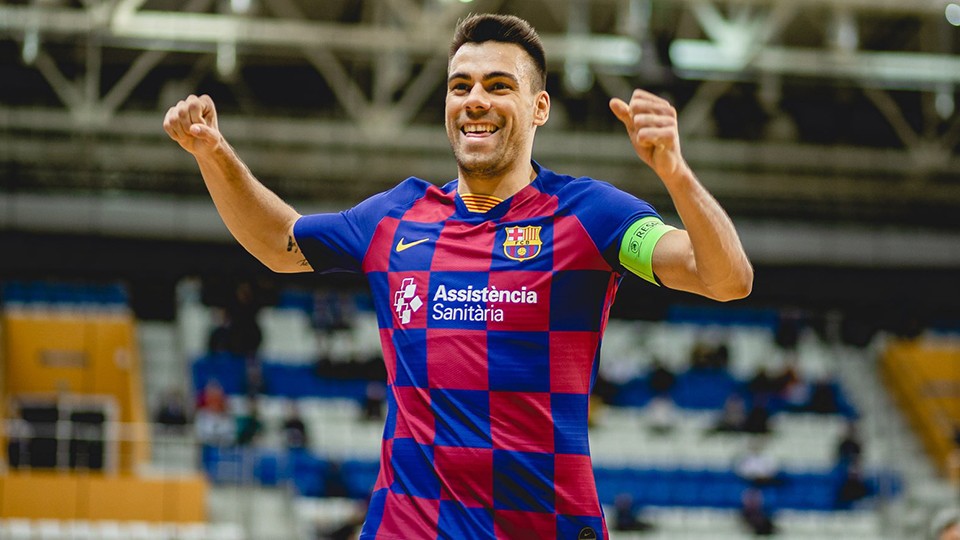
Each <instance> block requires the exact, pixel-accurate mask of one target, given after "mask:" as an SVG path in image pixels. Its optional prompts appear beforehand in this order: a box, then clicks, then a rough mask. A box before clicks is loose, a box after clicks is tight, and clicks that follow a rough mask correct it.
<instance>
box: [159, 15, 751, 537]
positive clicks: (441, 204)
mask: <svg viewBox="0 0 960 540" xmlns="http://www.w3.org/2000/svg"><path fill="white" fill-rule="evenodd" d="M545 64H546V63H545V60H544V54H543V47H542V45H541V43H540V39H539V37H538V36H537V34H536V32H535V31H534V30H533V28H532V27H530V26H529V24H527V23H526V21H523V20H521V19H518V18H516V17H511V16H501V15H475V16H471V17H468V18H467V19H465V20H463V21H461V22H460V24H459V25H458V27H457V31H456V33H455V36H454V39H453V43H452V45H451V49H450V60H449V65H448V83H447V96H446V128H447V135H448V136H449V138H450V144H451V146H452V148H453V153H454V157H455V158H456V161H457V169H458V175H457V179H456V180H453V181H452V182H450V183H448V184H446V185H445V186H444V187H442V188H438V187H436V186H434V185H432V184H429V183H427V182H425V181H423V180H420V179H416V178H409V179H407V180H405V181H404V182H402V183H400V184H399V185H398V186H397V187H395V188H394V189H392V190H390V191H388V192H385V193H381V194H379V195H375V196H373V197H371V198H370V199H368V200H366V201H364V202H362V203H360V204H359V205H357V206H356V207H354V208H352V209H350V210H347V211H345V212H341V213H339V214H324V215H314V216H303V217H302V216H300V215H299V214H298V213H297V212H296V211H294V210H293V209H292V208H290V207H289V206H287V205H286V204H284V203H283V202H282V201H281V200H280V199H279V198H277V197H276V196H275V195H274V194H273V193H271V192H270V191H269V190H268V189H267V188H265V187H264V186H263V185H262V184H260V183H259V182H258V181H257V180H256V179H255V178H254V177H253V175H252V174H251V173H250V171H249V170H248V169H247V168H246V167H245V166H244V164H243V163H242V162H241V161H240V159H239V158H238V157H237V156H236V154H235V153H234V152H233V150H232V149H231V148H230V146H229V145H228V144H227V142H226V140H225V139H224V138H223V136H222V135H221V134H220V132H219V130H218V129H217V116H216V112H215V109H214V105H213V102H212V100H211V99H210V98H209V97H206V96H201V97H195V96H191V97H189V98H188V99H186V100H185V101H182V102H180V103H178V104H177V105H176V106H175V107H173V108H171V109H170V111H169V112H168V113H167V116H166V118H165V120H164V128H165V129H166V130H167V132H168V133H169V134H170V136H171V137H172V138H173V139H174V140H176V141H177V142H178V143H179V144H180V145H181V146H182V147H183V148H184V149H186V150H187V151H188V152H190V153H191V154H193V155H194V157H195V158H196V160H197V162H198V164H199V166H200V170H201V173H202V174H203V177H204V181H205V182H206V185H207V187H208V189H209V190H210V193H211V195H212V197H213V200H214V203H215V204H216V206H217V209H218V211H219V212H220V215H221V216H222V218H223V220H224V222H225V223H226V225H227V227H228V228H229V229H230V231H231V232H232V233H233V234H234V236H235V237H236V238H237V240H238V241H239V242H240V243H241V244H242V245H243V246H244V247H245V248H246V249H247V250H249V251H250V252H251V253H252V254H253V255H255V256H256V257H257V258H258V259H259V260H260V261H262V262H263V263H264V264H265V265H267V266H268V267H269V268H271V269H273V270H275V271H277V272H298V271H309V270H315V271H330V270H350V271H362V272H364V273H365V274H366V276H367V278H368V280H369V282H370V286H371V290H372V293H373V296H374V302H375V304H376V308H377V315H378V321H379V324H380V328H381V331H380V334H381V341H382V345H383V349H384V358H385V362H386V368H387V383H388V412H387V420H386V425H385V428H384V436H383V444H382V450H381V467H380V475H379V479H378V480H377V482H376V485H375V487H374V491H373V494H372V497H371V501H370V510H369V512H368V515H367V520H366V522H365V523H364V526H363V531H362V534H361V538H363V539H374V538H376V539H409V538H437V537H441V538H494V537H496V538H550V537H553V538H557V537H560V538H580V539H591V538H605V537H606V536H607V531H606V525H605V522H604V520H603V515H602V513H601V509H600V503H599V501H598V497H597V492H596V484H595V481H594V477H593V472H592V466H591V462H590V455H589V448H588V438H587V412H588V405H587V404H588V397H589V393H590V387H591V385H592V383H593V380H594V379H595V377H596V374H597V359H598V358H599V348H600V338H601V335H602V332H603V329H604V326H605V324H606V321H607V314H608V312H609V308H610V305H611V304H612V302H613V299H614V295H615V293H616V289H617V286H618V285H619V283H620V280H621V278H622V276H623V274H624V273H625V271H627V270H629V271H631V272H633V273H636V274H637V275H639V276H641V277H643V278H644V279H646V280H648V281H651V282H654V283H658V282H659V283H662V284H663V285H665V286H667V287H671V288H674V289H680V290H684V291H690V292H694V293H697V294H701V295H704V296H707V297H709V298H714V299H717V300H724V301H725V300H732V299H737V298H742V297H744V296H746V295H747V294H749V292H750V288H751V286H752V280H753V271H752V269H751V266H750V263H749V262H748V260H747V257H746V255H745V254H744V252H743V249H742V247H741V245H740V240H739V239H738V237H737V234H736V231H735V229H734V227H733V225H732V223H731V222H730V220H729V218H728V217H727V216H726V214H725V213H724V212H723V210H722V209H721V208H720V206H719V205H718V204H717V203H716V201H714V199H713V198H712V197H711V196H710V195H709V193H708V192H707V191H706V190H705V189H704V188H703V186H701V185H700V183H699V182H698V181H697V179H696V178H695V177H694V175H693V173H692V171H691V170H690V168H689V167H688V166H687V164H686V163H685V162H684V160H683V158H682V156H681V153H680V145H679V136H678V132H677V121H676V111H675V110H674V109H673V107H671V106H670V105H669V104H668V103H667V102H666V101H664V100H662V99H660V98H658V97H657V96H654V95H652V94H650V93H648V92H644V91H642V90H637V91H635V92H634V94H633V96H632V98H631V100H630V103H629V104H628V103H625V102H623V101H622V100H619V99H613V100H611V103H610V107H611V109H612V111H613V113H614V114H615V115H616V116H617V118H619V119H620V120H621V121H622V122H623V123H624V125H625V126H626V128H627V132H628V134H629V136H630V140H631V142H632V143H633V147H634V149H635V150H636V152H637V154H638V156H639V157H640V158H641V159H642V160H643V161H644V162H645V163H647V165H649V166H650V167H652V168H653V170H654V171H655V172H656V173H657V174H658V175H659V177H660V178H661V180H662V181H663V183H664V185H665V186H666V188H667V191H668V192H669V193H670V195H671V197H672V199H673V201H674V203H675V206H676V208H677V210H678V212H679V214H680V217H681V219H682V221H683V223H684V225H685V228H686V230H679V229H674V228H672V227H669V226H667V225H664V224H663V223H662V221H661V220H660V218H659V216H658V215H657V214H656V212H655V211H654V210H653V208H652V207H651V206H650V205H648V204H647V203H645V202H643V201H641V200H639V199H637V198H635V197H633V196H631V195H628V194H626V193H624V192H622V191H619V190H617V189H616V188H614V187H613V186H611V185H610V184H606V183H602V182H598V181H596V180H592V179H589V178H579V179H574V178H571V177H567V176H562V175H559V174H557V173H554V172H552V171H550V170H548V169H546V168H545V167H542V166H540V165H539V164H537V163H535V162H534V161H533V160H532V149H533V138H534V134H535V133H536V130H537V127H539V126H542V125H543V124H544V123H545V122H546V121H547V118H548V117H549V113H550V96H549V95H548V94H547V92H546V91H545V89H544V87H545V81H546V70H545Z"/></svg>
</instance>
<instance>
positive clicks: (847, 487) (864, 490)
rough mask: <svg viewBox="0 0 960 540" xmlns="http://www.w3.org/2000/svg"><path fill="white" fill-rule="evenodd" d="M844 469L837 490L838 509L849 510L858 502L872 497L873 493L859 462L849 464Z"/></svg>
mask: <svg viewBox="0 0 960 540" xmlns="http://www.w3.org/2000/svg"><path fill="white" fill-rule="evenodd" d="M842 469H845V472H844V474H843V476H842V479H841V481H840V485H839V487H838V488H837V501H836V508H837V509H838V510H847V509H849V508H851V507H852V506H853V505H854V504H855V503H856V502H857V501H859V500H861V499H864V498H866V497H868V496H870V495H871V492H870V486H868V485H867V482H866V480H864V478H863V471H862V469H861V467H860V463H859V462H858V461H854V462H852V463H849V464H847V466H846V467H843V468H842Z"/></svg>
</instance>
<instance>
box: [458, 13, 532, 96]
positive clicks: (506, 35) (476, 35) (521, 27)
mask: <svg viewBox="0 0 960 540" xmlns="http://www.w3.org/2000/svg"><path fill="white" fill-rule="evenodd" d="M485 41H499V42H502V43H515V44H517V45H519V46H521V47H523V50H525V51H526V52H527V54H528V55H529V56H530V59H531V60H533V65H534V66H535V67H536V70H537V73H536V75H537V76H536V78H535V79H534V80H533V83H534V90H536V91H538V92H539V91H540V90H543V89H545V88H546V87H547V56H546V54H544V52H543V42H541V41H540V36H539V35H538V34H537V31H536V30H534V28H533V26H531V25H530V23H528V22H527V21H525V20H523V19H521V18H520V17H516V16H514V15H500V14H496V13H479V14H473V15H469V16H468V17H467V18H465V19H462V20H461V21H460V22H459V23H458V24H457V29H456V31H455V32H454V34H453V41H452V42H451V43H450V56H449V57H448V58H450V59H452V58H453V55H454V54H456V53H457V51H458V50H460V47H462V46H463V45H464V44H465V43H483V42H485Z"/></svg>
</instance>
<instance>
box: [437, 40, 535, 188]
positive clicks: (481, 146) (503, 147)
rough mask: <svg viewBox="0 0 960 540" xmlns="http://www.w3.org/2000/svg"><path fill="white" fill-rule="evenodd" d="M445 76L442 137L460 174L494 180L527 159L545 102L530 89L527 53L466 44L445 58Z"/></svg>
mask: <svg viewBox="0 0 960 540" xmlns="http://www.w3.org/2000/svg"><path fill="white" fill-rule="evenodd" d="M448 73H449V77H448V79H447V99H446V126H447V136H448V137H449V138H450V145H451V146H452V147H453V154H454V157H456V160H457V164H458V165H459V167H460V169H461V171H462V172H464V173H466V174H468V175H472V176H474V177H481V178H483V177H485V178H496V177H497V176H499V175H501V174H503V173H504V172H507V171H509V170H510V168H511V167H514V166H515V165H516V164H517V161H518V160H529V159H530V152H531V149H532V147H533V134H534V131H535V128H536V126H539V125H543V123H544V122H546V119H547V113H548V112H549V103H550V102H549V97H548V96H547V93H546V92H543V91H534V89H533V84H532V80H533V79H532V78H533V77H534V76H535V69H534V66H533V61H532V60H531V59H530V57H529V56H528V55H527V53H526V51H524V50H523V48H521V47H520V46H519V45H515V44H512V43H501V42H497V41H486V42H484V43H467V44H464V45H463V46H462V47H460V49H459V50H457V52H456V54H454V56H453V58H451V59H450V66H449V70H448Z"/></svg>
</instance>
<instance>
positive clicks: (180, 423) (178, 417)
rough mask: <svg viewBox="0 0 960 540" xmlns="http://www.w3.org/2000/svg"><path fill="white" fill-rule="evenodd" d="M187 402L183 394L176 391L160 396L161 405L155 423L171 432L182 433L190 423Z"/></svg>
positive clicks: (171, 390) (172, 390)
mask: <svg viewBox="0 0 960 540" xmlns="http://www.w3.org/2000/svg"><path fill="white" fill-rule="evenodd" d="M185 401H186V400H185V399H184V397H183V393H182V392H180V391H179V390H176V389H169V390H167V391H166V392H164V393H163V395H162V396H160V404H159V406H158V407H157V412H156V414H155V415H154V421H155V422H156V423H157V424H160V425H161V426H163V428H164V429H167V430H170V431H178V432H182V431H183V430H184V429H185V428H186V426H187V424H188V423H190V415H189V413H188V412H187V404H186V402H185Z"/></svg>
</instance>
